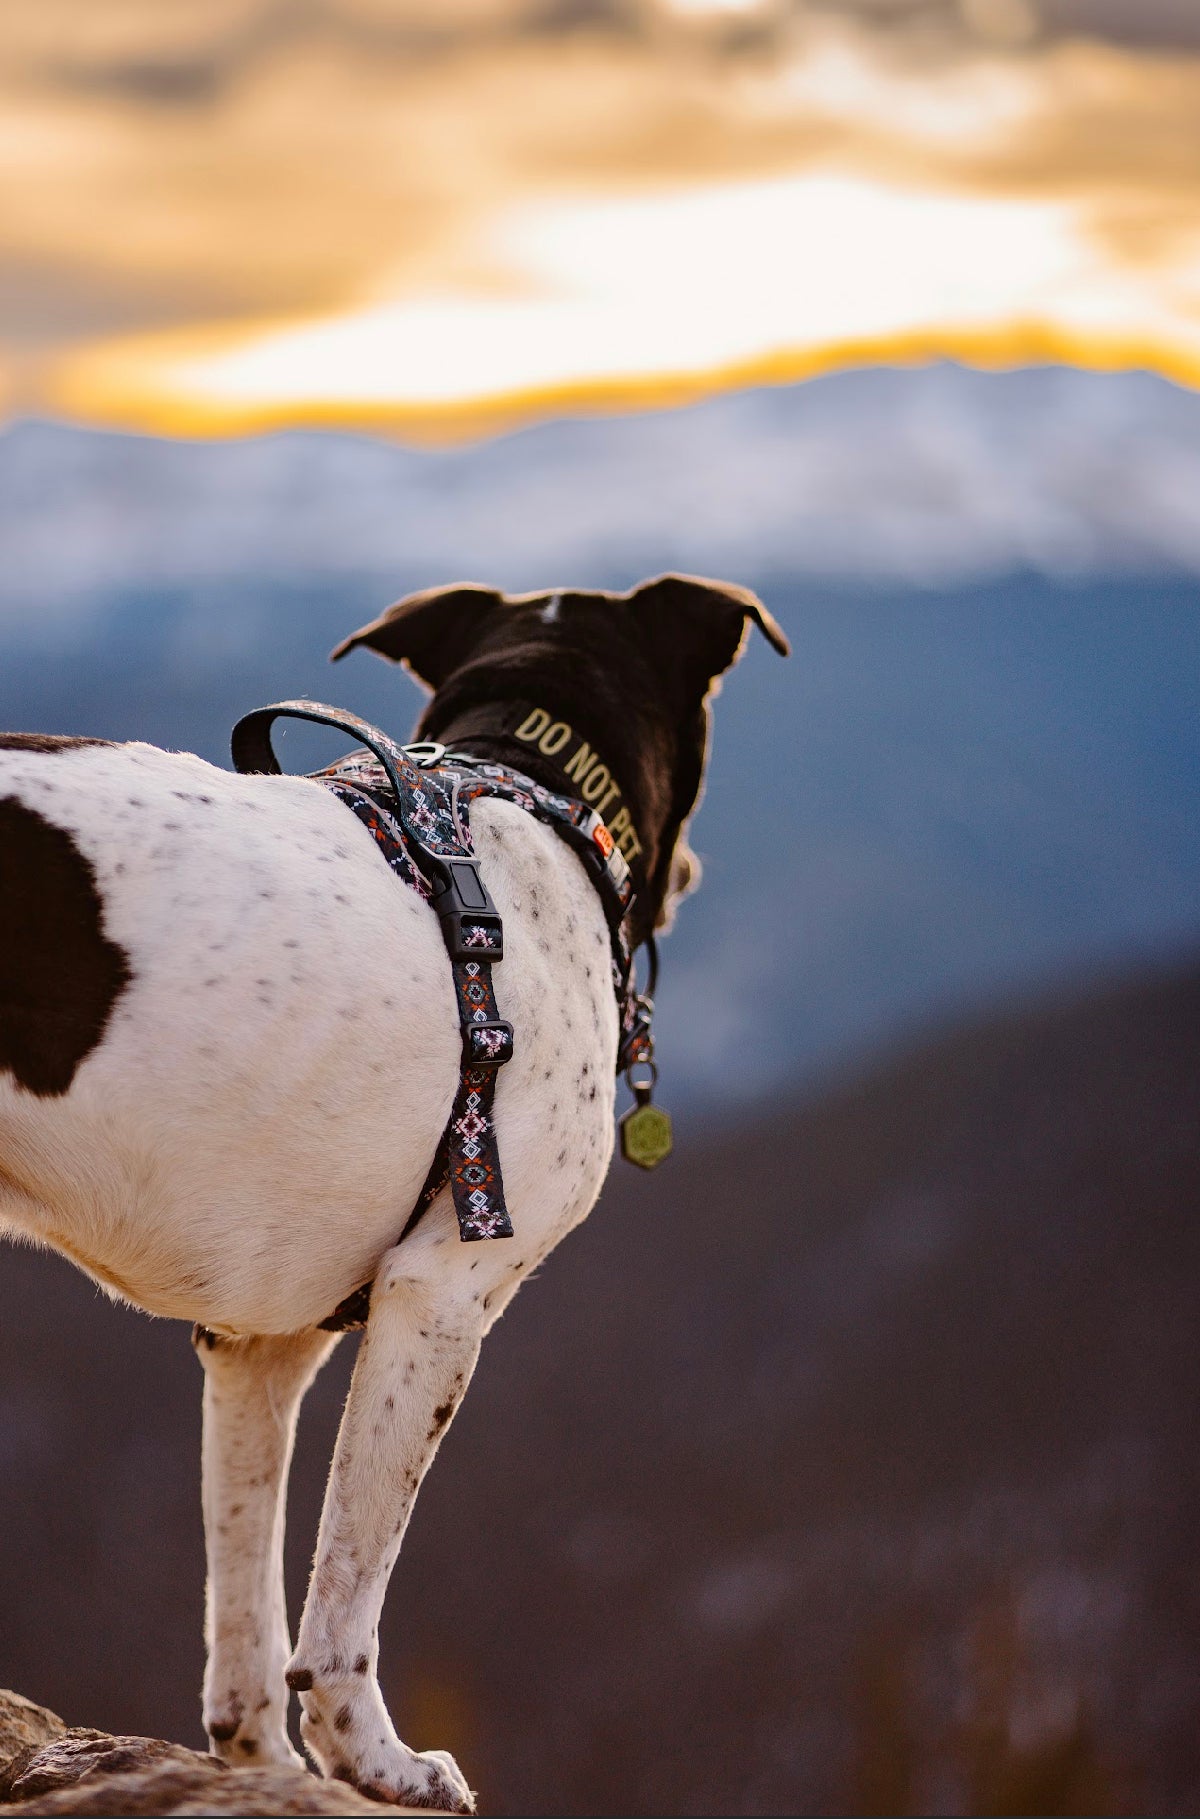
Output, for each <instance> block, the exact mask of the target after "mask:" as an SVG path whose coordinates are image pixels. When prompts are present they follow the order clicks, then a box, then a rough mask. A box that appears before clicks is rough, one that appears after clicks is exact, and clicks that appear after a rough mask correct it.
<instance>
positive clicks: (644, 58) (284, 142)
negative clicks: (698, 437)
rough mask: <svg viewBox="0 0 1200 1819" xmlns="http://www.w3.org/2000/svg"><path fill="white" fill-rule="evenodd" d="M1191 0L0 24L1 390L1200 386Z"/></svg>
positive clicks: (314, 406)
mask: <svg viewBox="0 0 1200 1819" xmlns="http://www.w3.org/2000/svg"><path fill="white" fill-rule="evenodd" d="M1198 121H1200V9H1198V8H1197V7H1196V6H1195V5H1194V4H1193V3H1192V0H822V3H818V0H808V3H807V4H805V3H803V0H406V3H404V4H395V3H393V0H172V4H171V5H170V6H163V5H161V4H159V3H157V0H41V3H40V4H39V5H38V6H37V7H36V8H34V7H10V8H7V9H4V11H3V13H2V14H0V223H2V226H0V293H2V295H3V299H4V302H3V305H2V306H0V410H2V411H4V413H5V414H6V415H7V416H8V417H10V418H12V417H15V416H19V415H29V414H42V415H52V416H60V417H65V418H67V419H70V420H74V421H80V422H91V423H96V424H102V425H110V426H116V427H126V428H135V429H143V430H151V431H155V432H162V433H167V434H179V435H210V434H227V433H239V432H243V431H252V430H260V429H266V428H271V427H275V426H279V425H291V424H298V425H325V424H339V425H345V426H357V427H364V428H384V429H389V430H397V431H399V432H401V433H403V434H404V435H405V436H406V437H408V438H413V439H418V440H420V439H424V440H434V441H436V440H439V439H441V440H445V439H451V440H452V439H457V438H462V437H469V436H473V435H476V434H480V433H484V432H487V431H490V430H492V429H495V428H502V427H505V426H507V425H510V424H514V423H519V422H522V421H526V420H530V419H533V418H536V417H538V416H545V415H554V414H559V413H561V412H563V411H564V410H579V409H600V410H605V411H613V410H615V411H620V410H625V409H628V408H631V407H638V406H645V405H664V404H673V403H679V402H686V401H688V400H689V399H692V398H696V397H700V396H702V395H704V394H705V393H707V392H711V391H714V390H720V389H724V388H728V387H736V386H740V385H745V384H747V383H758V382H764V381H766V382H770V381H780V380H789V379H796V378H802V377H806V376H808V375H810V374H814V373H819V372H822V371H828V370H831V369H836V368H839V367H847V366H855V365H860V364H868V363H878V362H880V361H892V362H902V361H906V360H920V359H925V358H930V357H937V356H939V355H950V356H952V357H957V358H960V359H963V360H966V361H969V362H974V363H977V364H980V365H985V366H986V365H993V364H999V365H1013V364H1022V363H1027V362H1030V361H1037V360H1058V361H1065V362H1067V363H1069V364H1074V365H1079V366H1098V367H1122V366H1149V367H1152V368H1156V369H1157V370H1159V371H1160V372H1162V373H1165V374H1167V375H1168V376H1170V377H1173V378H1175V379H1177V380H1180V381H1182V382H1184V383H1187V384H1194V383H1196V382H1197V381H1198V380H1200V208H1198V207H1197V202H1198V199H1200V197H1198V190H1200V131H1198V128H1197V122H1198Z"/></svg>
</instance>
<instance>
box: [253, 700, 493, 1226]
mask: <svg viewBox="0 0 1200 1819" xmlns="http://www.w3.org/2000/svg"><path fill="white" fill-rule="evenodd" d="M281 717H287V718H291V719H297V720H311V721H315V722H316V723H317V724H318V725H320V726H332V727H335V728H336V729H337V730H338V731H339V732H342V733H347V734H349V736H350V737H351V738H353V739H357V740H358V741H359V742H360V744H362V745H364V746H365V747H366V748H367V750H368V751H370V752H371V754H372V755H373V757H374V758H375V759H376V760H377V762H378V763H379V764H380V765H381V766H382V769H383V774H384V776H385V777H386V779H387V783H388V785H389V789H390V795H391V804H390V806H391V808H392V809H393V812H394V814H395V816H396V820H397V821H398V822H399V829H397V830H396V832H401V830H402V837H401V838H400V839H399V840H397V838H396V834H395V833H394V832H393V831H392V829H389V828H388V827H387V825H386V819H385V815H386V811H384V810H383V809H382V807H381V806H380V805H379V804H377V803H373V802H370V799H369V798H368V803H369V804H370V805H369V806H366V807H363V806H360V803H359V802H358V801H354V800H350V802H349V805H350V807H352V808H353V809H354V810H355V813H356V814H358V815H359V818H360V819H361V820H364V821H365V822H366V825H367V826H368V828H369V829H370V831H371V833H372V834H373V835H374V837H375V839H376V841H377V843H378V844H379V846H380V848H381V849H382V851H383V854H384V857H385V858H386V859H387V860H388V863H389V864H390V865H392V866H393V869H394V870H396V871H398V872H399V873H400V874H401V876H402V877H405V881H406V882H408V883H415V882H416V879H415V878H412V877H408V876H406V872H407V871H408V869H409V868H408V867H406V866H405V865H404V863H403V862H402V859H401V853H402V851H403V848H404V847H405V846H407V848H408V853H409V856H410V864H411V866H413V867H415V871H416V874H417V876H418V877H419V878H420V881H421V883H422V884H423V885H424V886H425V889H424V891H423V892H422V895H424V896H427V897H428V900H429V902H430V903H431V905H432V907H433V908H434V909H435V910H436V911H437V914H438V917H439V919H440V921H441V927H442V938H443V940H444V941H445V943H446V951H447V953H448V954H449V956H450V964H451V968H452V970H453V973H454V996H455V1001H456V1003H457V1005H458V1021H459V1026H460V1028H461V1030H462V1038H463V1051H462V1061H461V1065H460V1070H459V1081H458V1092H457V1093H456V1095H455V1099H454V1107H453V1110H452V1111H451V1113H450V1122H449V1125H448V1126H447V1129H446V1137H445V1142H446V1152H447V1161H448V1167H449V1174H450V1187H451V1192H452V1193H453V1196H454V1211H455V1213H456V1214H457V1216H458V1229H459V1235H460V1237H462V1238H463V1239H464V1240H465V1241H466V1242H468V1243H469V1242H472V1241H474V1240H476V1239H480V1238H511V1237H512V1235H513V1228H512V1220H511V1219H510V1218H509V1216H508V1209H507V1207H506V1206H505V1204H504V1183H503V1180H502V1178H501V1174H500V1157H499V1152H498V1150H497V1147H496V1131H495V1123H494V1120H493V1117H492V1105H493V1101H494V1100H495V1096H496V1073H497V1070H498V1069H499V1068H500V1067H502V1066H503V1065H504V1063H505V1062H506V1061H509V1060H511V1059H512V1052H513V1031H512V1024H511V1023H507V1022H505V1020H504V1019H503V1018H502V1017H501V1016H500V1015H499V1013H498V1010H497V1006H496V995H495V992H494V990H493V987H492V967H493V966H494V965H495V963H496V962H497V961H498V960H502V959H503V958H504V927H503V924H502V922H501V920H500V915H499V912H498V911H497V909H496V906H495V904H494V903H493V902H492V899H491V897H490V896H489V894H488V890H487V887H486V885H485V884H484V882H483V879H482V878H481V877H480V875H479V862H478V860H477V859H476V858H475V856H474V851H473V848H472V846H471V835H470V829H469V828H468V827H467V826H465V825H463V824H462V823H461V822H460V821H459V818H458V815H457V813H456V805H455V802H454V782H453V779H452V778H451V777H449V776H448V775H446V774H444V773H441V772H437V771H426V770H422V769H421V768H420V767H419V766H418V765H416V764H414V763H413V761H412V759H411V758H410V757H409V755H408V753H407V752H406V751H405V750H404V749H403V747H402V746H399V745H396V744H395V743H394V741H393V740H391V739H389V738H388V736H387V734H386V733H381V732H379V731H378V730H377V729H376V728H375V727H373V726H369V725H368V724H367V722H366V721H365V720H360V719H359V718H358V717H357V715H355V714H346V713H342V712H340V711H339V710H337V709H336V708H327V707H325V706H323V705H322V704H320V703H318V702H308V701H282V702H278V703H276V704H275V705H274V706H273V707H264V708H259V709H258V710H257V711H256V712H255V713H253V714H248V715H247V716H246V718H245V719H244V720H239V722H238V724H237V726H236V727H235V728H234V731H233V741H232V744H233V761H234V764H235V765H236V767H237V769H238V770H239V771H267V772H272V773H277V772H278V771H279V768H280V767H279V761H278V759H277V758H276V757H275V753H274V751H273V750H272V748H271V727H272V725H273V723H274V722H275V721H276V720H277V719H280V718H281ZM338 794H339V795H342V796H343V799H348V797H347V791H346V789H345V787H343V788H341V789H339V790H338ZM360 800H361V799H360ZM389 818H390V817H389ZM418 888H419V887H418ZM435 1167H436V1159H435ZM440 1185H441V1183H440V1181H439V1183H438V1186H440ZM430 1190H431V1183H430V1182H429V1181H428V1180H427V1181H426V1184H425V1187H424V1189H423V1190H422V1195H421V1200H419V1201H418V1203H417V1204H418V1207H419V1208H420V1210H421V1211H424V1205H423V1204H422V1203H423V1202H424V1203H425V1204H428V1201H426V1195H428V1197H429V1200H432V1199H433V1197H434V1195H435V1194H436V1192H437V1191H438V1189H437V1187H433V1189H432V1192H431V1191H430Z"/></svg>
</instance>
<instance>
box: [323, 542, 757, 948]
mask: <svg viewBox="0 0 1200 1819" xmlns="http://www.w3.org/2000/svg"><path fill="white" fill-rule="evenodd" d="M748 621H753V622H754V624H755V625H757V626H758V627H759V628H760V629H761V630H762V632H763V633H764V634H765V636H766V637H767V638H768V640H769V641H770V643H771V644H772V645H773V646H774V647H775V649H776V650H777V651H779V652H780V654H781V655H782V656H786V655H787V654H788V642H787V639H786V638H785V637H784V635H783V633H782V631H781V630H780V628H779V626H778V625H777V624H776V622H775V620H774V619H773V618H772V616H771V614H770V613H769V612H768V611H767V609H766V608H765V607H764V606H763V604H762V602H761V601H760V600H759V599H758V598H757V597H756V596H755V595H754V594H752V593H751V592H750V591H749V589H748V588H744V587H737V586H734V585H733V584H732V583H729V582H723V581H706V580H702V579H700V578H699V577H697V576H694V575H659V576H657V577H656V578H655V579H654V580H652V581H644V582H643V583H642V584H641V586H640V587H635V588H633V589H631V590H630V592H629V593H626V594H605V593H597V592H590V591H584V590H580V589H572V588H561V589H556V590H554V591H550V592H546V593H537V594H519V595H508V594H502V593H500V592H499V591H498V590H497V589H495V588H490V587H482V586H478V585H476V584H473V583H472V584H463V585H461V586H457V587H439V588H431V589H429V590H427V591H426V592H424V593H420V594H410V595H409V596H408V597H407V598H406V599H404V600H400V601H398V602H397V604H396V605H395V606H392V607H389V608H388V610H387V611H386V612H385V613H384V614H382V615H381V617H380V618H378V619H376V620H375V621H374V622H373V623H372V624H371V625H367V626H364V627H363V629H362V630H361V631H358V632H355V633H354V634H353V636H352V637H350V638H347V639H345V640H344V641H343V643H341V644H339V645H338V647H337V649H336V650H335V651H334V652H333V655H334V657H335V658H337V657H343V656H345V654H346V653H347V651H351V650H354V649H355V648H356V647H357V646H358V645H366V646H368V647H369V648H370V649H371V650H374V651H378V652H379V653H380V655H381V656H384V657H388V658H390V659H391V660H392V661H393V662H395V663H403V664H405V665H406V667H407V668H408V669H410V670H411V671H412V673H413V675H415V676H416V677H417V678H418V680H419V681H421V682H423V683H424V684H425V685H426V687H428V688H430V689H432V690H433V699H432V700H431V701H430V703H429V705H428V707H427V708H426V709H425V712H424V714H423V715H422V716H421V722H420V726H419V728H418V736H419V737H420V738H423V739H438V740H442V741H444V742H445V743H447V744H457V745H459V746H462V747H463V748H465V749H468V750H470V751H472V752H474V753H475V754H477V755H478V756H480V757H484V758H490V759H493V760H495V761H497V762H500V763H505V764H512V765H514V766H515V767H516V768H517V769H518V770H522V771H524V772H525V773H526V774H528V775H530V776H533V777H535V778H536V779H537V781H538V782H540V783H544V784H545V785H547V787H549V788H551V789H556V790H560V791H563V792H564V793H566V794H570V795H575V796H583V797H584V799H585V800H587V801H589V802H591V803H592V805H593V806H594V807H596V808H597V809H599V811H600V813H601V814H602V815H603V816H604V817H605V819H606V821H607V822H608V824H609V827H610V829H611V831H612V832H613V834H614V836H615V837H616V839H617V841H618V844H619V845H620V846H621V849H622V851H623V852H624V853H625V855H626V857H627V858H628V859H629V860H630V863H631V866H632V869H633V872H634V877H635V883H636V885H637V889H638V903H637V906H636V907H635V911H634V934H635V936H636V938H637V939H638V940H641V939H644V937H645V936H646V935H647V934H649V933H650V932H651V930H652V929H653V928H655V927H663V926H664V925H665V924H666V922H668V921H669V919H670V915H671V910H672V906H673V904H674V903H675V902H676V901H677V900H678V898H679V897H680V896H681V895H682V894H683V893H684V892H685V891H687V890H688V889H690V888H691V887H692V886H693V885H694V883H695V882H696V878H697V876H698V866H697V862H696V860H695V858H694V855H692V854H691V852H690V851H689V849H688V847H687V844H686V841H685V839H684V829H685V826H686V823H687V820H688V817H689V816H690V814H691V813H692V810H693V809H694V807H695V805H696V802H697V801H698V799H699V795H700V789H701V785H702V782H703V778H704V765H705V759H706V756H707V750H708V729H709V712H708V702H709V700H710V698H711V696H712V695H713V694H714V693H715V692H716V687H717V685H718V681H719V678H720V677H721V676H722V675H723V674H724V672H725V671H726V670H727V669H728V668H729V667H730V665H731V664H732V663H734V662H735V661H736V659H737V657H738V656H739V654H740V653H741V649H742V646H743V644H744V642H745V638H746V632H747V622H748Z"/></svg>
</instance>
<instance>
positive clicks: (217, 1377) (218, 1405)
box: [193, 1327, 336, 1767]
mask: <svg viewBox="0 0 1200 1819" xmlns="http://www.w3.org/2000/svg"><path fill="white" fill-rule="evenodd" d="M193 1339H194V1343H195V1346H196V1350H197V1351H198V1353H199V1355H200V1360H201V1362H202V1364H203V1365H204V1450H203V1502H204V1534H205V1542H206V1545H207V1549H208V1612H207V1621H206V1626H205V1634H206V1638H207V1642H208V1668H207V1671H206V1673H205V1676H204V1726H205V1729H206V1730H207V1732H208V1735H209V1747H210V1749H211V1750H212V1753H213V1754H214V1755H215V1756H220V1757H221V1758H222V1759H223V1760H224V1761H226V1762H236V1763H241V1764H242V1765H243V1766H245V1765H248V1764H250V1763H251V1762H288V1763H293V1764H295V1765H297V1766H300V1767H302V1766H303V1764H302V1763H301V1760H300V1757H299V1756H298V1755H297V1754H296V1752H295V1750H294V1749H293V1748H292V1746H291V1744H290V1743H289V1742H288V1735H287V1707H288V1691H287V1685H286V1683H285V1681H284V1669H285V1668H286V1666H287V1659H288V1655H289V1653H290V1652H291V1643H290V1641H289V1638H288V1622H287V1610H286V1607H285V1604H284V1592H283V1526H284V1500H285V1493H286V1484H287V1471H288V1465H289V1463H290V1461H291V1456H292V1441H293V1439H294V1437H295V1432H296V1416H297V1414H298V1412H299V1408H300V1401H301V1398H302V1396H303V1395H304V1392H305V1390H306V1389H307V1388H308V1386H309V1384H310V1383H311V1382H312V1380H313V1377H314V1376H315V1375H316V1373H317V1370H318V1368H319V1367H320V1365H321V1364H322V1363H323V1362H324V1361H325V1359H326V1358H327V1357H328V1355H329V1352H330V1351H331V1349H332V1348H333V1346H334V1345H335V1344H336V1338H335V1336H334V1335H333V1334H331V1333H321V1332H308V1333H295V1334H289V1335H287V1336H286V1337H282V1338H279V1337H272V1338H253V1339H224V1338H221V1337H219V1336H218V1335H217V1334H215V1333H209V1332H207V1331H205V1329H204V1328H202V1327H198V1328H197V1329H196V1332H195V1334H194V1335H193Z"/></svg>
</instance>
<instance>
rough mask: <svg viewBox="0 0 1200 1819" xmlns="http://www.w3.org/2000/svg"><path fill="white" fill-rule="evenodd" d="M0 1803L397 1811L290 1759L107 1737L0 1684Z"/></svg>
mask: <svg viewBox="0 0 1200 1819" xmlns="http://www.w3.org/2000/svg"><path fill="white" fill-rule="evenodd" d="M0 1808H7V1809H8V1810H9V1811H10V1812H11V1813H12V1815H13V1819H25V1815H26V1814H34V1813H92V1814H97V1815H99V1814H103V1815H106V1816H109V1819H121V1816H122V1815H125V1814H163V1815H168V1814H176V1813H178V1814H182V1813H238V1814H260V1813H261V1814H285V1813H370V1814H373V1815H374V1819H380V1815H381V1814H385V1813H402V1812H409V1811H413V1810H415V1809H412V1808H408V1807H399V1806H384V1805H382V1804H380V1803H379V1802H378V1801H374V1800H365V1799H364V1798H363V1796H362V1795H361V1794H356V1793H355V1792H354V1790H353V1788H348V1787H345V1786H343V1785H342V1784H341V1783H340V1782H332V1781H320V1780H318V1779H317V1777H316V1776H315V1775H306V1774H305V1773H304V1771H303V1770H302V1769H294V1768H246V1769H242V1768H236V1769H230V1768H226V1767H225V1765H224V1764H223V1763H221V1762H218V1761H217V1760H216V1758H215V1757H213V1756H203V1755H201V1754H200V1752H199V1751H198V1750H189V1749H185V1748H184V1747H183V1745H182V1744H181V1743H164V1742H163V1741H162V1740H161V1739H160V1738H158V1737H113V1736H110V1735H109V1733H108V1732H107V1731H93V1730H85V1729H81V1728H79V1727H77V1726H73V1725H68V1724H66V1723H65V1722H64V1720H63V1719H61V1718H60V1717H58V1715H57V1714H56V1713H54V1712H49V1711H47V1710H46V1708H45V1706H44V1705H34V1704H33V1702H32V1700H30V1699H23V1698H22V1697H21V1695H20V1693H9V1692H4V1691H3V1690H0Z"/></svg>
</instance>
